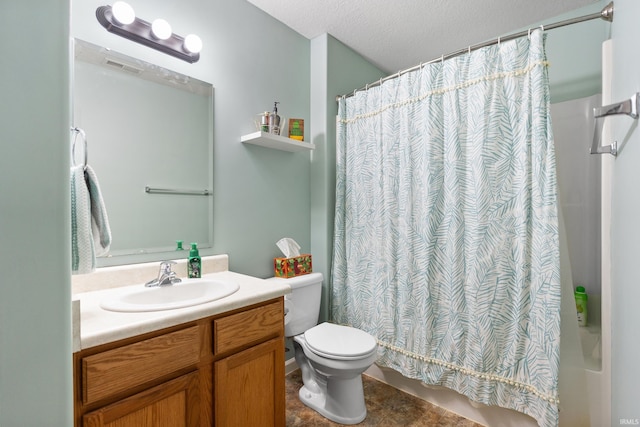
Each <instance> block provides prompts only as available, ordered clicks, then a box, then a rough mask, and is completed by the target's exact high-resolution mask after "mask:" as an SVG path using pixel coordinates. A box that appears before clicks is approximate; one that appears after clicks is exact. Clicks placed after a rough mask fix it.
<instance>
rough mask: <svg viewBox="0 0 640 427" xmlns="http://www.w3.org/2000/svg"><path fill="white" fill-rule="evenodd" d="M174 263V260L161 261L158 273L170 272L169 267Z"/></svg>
mask: <svg viewBox="0 0 640 427" xmlns="http://www.w3.org/2000/svg"><path fill="white" fill-rule="evenodd" d="M174 264H176V262H175V261H171V260H169V261H162V262H161V263H160V273H161V274H171V267H172V266H173V265H174Z"/></svg>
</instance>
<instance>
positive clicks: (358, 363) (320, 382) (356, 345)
mask: <svg viewBox="0 0 640 427" xmlns="http://www.w3.org/2000/svg"><path fill="white" fill-rule="evenodd" d="M322 279H323V277H322V274H321V273H310V274H306V275H303V276H298V277H293V278H290V279H280V278H272V279H270V280H283V281H284V282H283V283H286V284H287V285H289V286H291V294H289V295H286V296H285V301H284V309H285V317H284V329H285V336H286V337H292V338H293V343H294V350H295V358H296V362H297V364H298V367H299V368H300V371H301V372H302V381H303V383H304V386H303V387H302V388H301V389H300V392H299V396H300V400H301V401H302V402H303V403H304V404H305V405H307V406H308V407H310V408H312V409H314V410H315V411H317V412H319V413H320V414H322V415H323V416H324V417H326V418H328V419H330V420H332V421H335V422H337V423H340V424H358V423H359V422H361V421H362V420H364V419H365V417H366V416H367V407H366V406H365V403H364V392H363V389H362V376H361V374H362V373H363V372H364V371H366V370H367V368H369V366H371V365H372V364H373V363H374V362H375V361H376V358H377V353H376V349H377V346H378V345H377V343H376V340H375V338H374V337H372V336H371V335H369V334H368V333H366V332H364V331H361V330H360V329H356V328H351V327H348V326H341V325H335V324H332V323H326V322H325V323H321V324H320V325H317V323H318V314H319V313H320V296H321V290H322Z"/></svg>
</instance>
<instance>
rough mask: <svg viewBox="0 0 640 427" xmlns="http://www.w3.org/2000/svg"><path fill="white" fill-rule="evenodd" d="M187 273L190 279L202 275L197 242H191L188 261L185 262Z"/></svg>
mask: <svg viewBox="0 0 640 427" xmlns="http://www.w3.org/2000/svg"><path fill="white" fill-rule="evenodd" d="M187 275H188V276H189V278H190V279H198V278H200V276H201V275H202V259H201V258H200V253H199V252H198V244H197V243H191V250H190V251H189V262H187Z"/></svg>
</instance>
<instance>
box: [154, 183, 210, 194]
mask: <svg viewBox="0 0 640 427" xmlns="http://www.w3.org/2000/svg"><path fill="white" fill-rule="evenodd" d="M144 192H145V193H149V194H151V193H155V194H184V195H188V196H211V195H212V192H211V191H210V190H177V189H172V188H154V187H149V186H148V185H147V186H146V187H144Z"/></svg>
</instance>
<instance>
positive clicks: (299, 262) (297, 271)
mask: <svg viewBox="0 0 640 427" xmlns="http://www.w3.org/2000/svg"><path fill="white" fill-rule="evenodd" d="M273 271H274V273H275V276H276V277H284V278H285V279H288V278H290V277H295V276H302V275H303V274H309V273H311V271H312V269H311V255H309V254H302V255H299V256H296V257H292V258H274V259H273Z"/></svg>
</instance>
